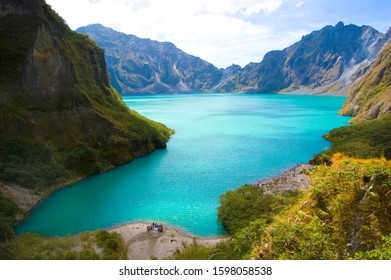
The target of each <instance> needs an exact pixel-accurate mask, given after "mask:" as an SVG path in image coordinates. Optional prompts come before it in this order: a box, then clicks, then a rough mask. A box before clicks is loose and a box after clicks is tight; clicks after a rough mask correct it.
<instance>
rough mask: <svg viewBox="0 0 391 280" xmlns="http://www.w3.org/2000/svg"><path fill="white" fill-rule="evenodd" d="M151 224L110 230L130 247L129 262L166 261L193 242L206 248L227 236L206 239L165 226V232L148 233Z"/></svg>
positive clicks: (135, 224) (122, 226) (127, 225)
mask: <svg viewBox="0 0 391 280" xmlns="http://www.w3.org/2000/svg"><path fill="white" fill-rule="evenodd" d="M150 224H151V223H146V222H134V223H129V224H125V225H121V226H118V227H114V228H111V229H109V230H108V231H109V232H117V233H119V234H120V235H121V236H122V238H123V239H124V240H125V242H126V243H127V245H128V259H129V260H148V259H151V258H157V259H166V258H169V257H170V256H171V255H172V254H173V253H174V252H175V251H176V250H178V249H183V248H184V246H186V245H190V244H192V243H193V242H197V244H200V245H204V246H213V245H216V244H217V243H218V242H220V241H222V240H226V239H228V237H227V236H221V237H211V238H204V237H199V236H194V235H191V234H189V233H187V232H185V231H183V230H182V229H180V228H177V227H173V226H169V225H167V224H163V226H164V231H163V232H161V233H160V232H157V231H149V232H148V231H147V226H148V225H150Z"/></svg>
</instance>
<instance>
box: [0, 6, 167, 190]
mask: <svg viewBox="0 0 391 280" xmlns="http://www.w3.org/2000/svg"><path fill="white" fill-rule="evenodd" d="M16 2H18V3H14V4H13V3H11V4H9V5H15V7H14V8H15V9H16V10H18V9H19V8H20V7H19V6H20V5H21V8H20V9H21V10H20V11H19V12H10V13H8V14H5V15H3V16H1V17H0V64H1V67H0V84H1V87H0V153H1V155H2V157H1V159H0V181H4V182H8V183H16V184H19V185H22V186H24V187H29V188H35V189H42V188H47V187H49V186H54V185H61V184H64V183H66V182H67V181H70V180H73V179H75V178H79V177H84V176H88V175H90V174H94V173H98V172H102V171H104V170H107V169H109V168H112V167H114V166H116V165H119V164H123V163H126V162H129V161H130V160H132V159H133V158H135V157H138V156H142V155H145V154H147V153H149V152H151V151H152V150H154V149H156V148H164V147H165V145H166V144H165V143H166V142H167V140H168V138H169V136H170V134H172V130H170V129H168V128H166V127H165V126H164V125H162V124H160V123H157V122H153V121H151V120H148V119H146V118H144V117H142V116H141V115H139V114H138V113H136V112H134V111H132V110H130V109H129V108H127V107H126V105H125V104H124V103H123V101H122V100H121V98H120V96H119V94H118V93H117V92H116V91H115V90H114V89H113V88H112V87H111V86H110V83H109V78H108V75H107V71H106V64H105V59H104V52H103V50H102V49H100V48H98V47H97V46H96V45H95V43H94V42H93V41H91V40H90V39H89V38H88V37H87V36H85V35H81V34H77V33H75V32H73V31H72V30H70V29H69V27H68V26H66V24H65V23H64V21H63V19H62V18H61V17H60V16H59V15H57V14H56V13H55V12H54V11H53V10H52V9H51V8H50V6H48V5H47V4H46V3H45V2H44V1H38V0H37V1H33V2H29V1H16ZM19 2H21V3H19ZM18 5H19V6H18ZM16 167H18V168H16Z"/></svg>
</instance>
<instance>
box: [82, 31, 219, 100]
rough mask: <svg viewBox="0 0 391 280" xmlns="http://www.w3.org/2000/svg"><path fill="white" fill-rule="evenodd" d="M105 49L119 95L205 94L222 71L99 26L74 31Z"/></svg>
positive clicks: (169, 47)
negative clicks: (198, 92)
mask: <svg viewBox="0 0 391 280" xmlns="http://www.w3.org/2000/svg"><path fill="white" fill-rule="evenodd" d="M77 32H80V33H85V34H88V35H89V36H91V38H93V39H94V40H96V42H97V44H98V45H99V46H101V47H103V48H104V49H105V53H106V60H107V65H108V71H109V74H110V80H111V83H112V85H113V86H114V87H115V88H116V89H117V90H118V91H119V92H120V93H121V94H128V93H137V92H143V93H158V92H194V91H209V90H211V89H212V88H213V87H214V86H215V85H217V83H218V82H219V81H220V79H221V75H222V70H220V69H217V68H216V67H215V66H213V65H212V64H210V63H208V62H206V61H204V60H202V59H200V58H198V57H194V56H192V55H189V54H187V53H185V52H183V51H181V50H180V49H178V48H177V47H175V45H174V44H172V43H169V42H157V41H153V40H149V39H141V38H138V37H136V36H134V35H126V34H123V33H120V32H116V31H114V30H113V29H111V28H107V27H104V26H102V25H100V24H93V25H89V26H86V27H81V28H79V29H77Z"/></svg>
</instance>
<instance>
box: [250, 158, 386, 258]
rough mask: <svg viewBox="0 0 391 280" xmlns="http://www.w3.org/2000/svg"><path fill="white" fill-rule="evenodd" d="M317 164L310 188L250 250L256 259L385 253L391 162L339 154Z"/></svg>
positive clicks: (276, 218)
mask: <svg viewBox="0 0 391 280" xmlns="http://www.w3.org/2000/svg"><path fill="white" fill-rule="evenodd" d="M332 162H333V164H332V166H318V167H317V168H315V169H314V171H313V172H312V174H311V179H312V187H311V188H310V189H309V190H308V192H307V194H306V195H305V196H304V197H303V198H302V199H301V200H300V201H299V202H298V203H296V204H295V205H294V206H293V207H291V209H289V210H288V211H287V212H285V213H284V214H282V215H278V216H276V217H275V218H274V222H273V223H271V224H270V225H269V226H268V228H267V229H266V230H265V231H264V233H263V234H262V236H261V239H260V242H259V244H258V245H257V246H255V248H254V250H253V254H252V256H253V257H255V258H260V259H347V258H350V257H354V256H355V254H366V253H365V252H368V251H371V250H379V249H384V248H383V247H384V246H387V245H386V243H384V242H385V241H384V240H385V239H384V238H383V236H389V235H390V234H391V226H390V225H391V215H390V209H389V206H390V203H391V197H390V193H391V192H390V191H391V162H390V161H387V160H385V159H366V160H364V159H354V158H349V157H346V156H344V155H342V154H336V155H334V156H333V158H332Z"/></svg>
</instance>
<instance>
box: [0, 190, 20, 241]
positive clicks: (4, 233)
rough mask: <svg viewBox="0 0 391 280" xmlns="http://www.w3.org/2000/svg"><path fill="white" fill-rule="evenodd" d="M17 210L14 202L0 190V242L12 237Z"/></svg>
mask: <svg viewBox="0 0 391 280" xmlns="http://www.w3.org/2000/svg"><path fill="white" fill-rule="evenodd" d="M19 212H20V210H19V208H18V207H17V206H16V204H15V203H14V202H13V201H12V200H11V199H9V198H8V197H5V196H4V195H3V194H2V193H1V192H0V242H2V241H5V240H8V239H10V238H12V237H14V231H13V229H12V227H13V225H14V224H15V222H16V221H15V216H16V215H17V214H18V213H19Z"/></svg>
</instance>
